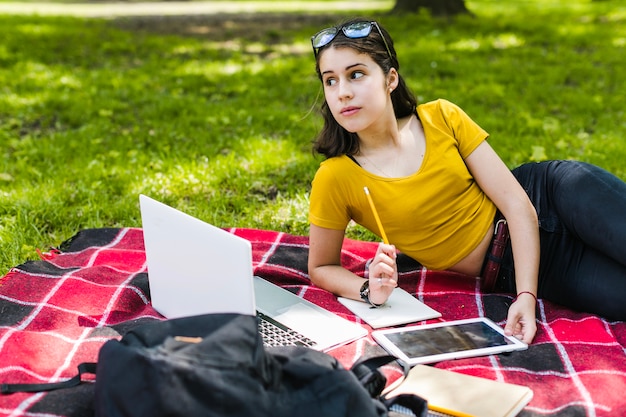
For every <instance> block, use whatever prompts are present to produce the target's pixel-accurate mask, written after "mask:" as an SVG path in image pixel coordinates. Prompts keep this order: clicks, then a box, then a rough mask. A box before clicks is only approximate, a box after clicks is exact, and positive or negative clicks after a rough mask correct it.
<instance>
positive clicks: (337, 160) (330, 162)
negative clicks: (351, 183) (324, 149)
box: [319, 155, 354, 170]
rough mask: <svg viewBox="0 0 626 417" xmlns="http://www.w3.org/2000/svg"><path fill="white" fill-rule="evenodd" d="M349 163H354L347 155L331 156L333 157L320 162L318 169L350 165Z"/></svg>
mask: <svg viewBox="0 0 626 417" xmlns="http://www.w3.org/2000/svg"><path fill="white" fill-rule="evenodd" d="M351 164H354V162H353V161H352V160H351V159H350V157H349V156H347V155H338V156H333V157H330V158H327V159H325V160H323V161H322V162H321V163H320V167H319V169H328V170H334V169H341V168H345V167H347V166H350V165H351Z"/></svg>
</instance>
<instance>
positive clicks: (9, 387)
mask: <svg viewBox="0 0 626 417" xmlns="http://www.w3.org/2000/svg"><path fill="white" fill-rule="evenodd" d="M95 373H96V363H95V362H83V363H81V364H79V365H78V375H76V376H74V377H73V378H70V379H68V380H65V381H61V382H49V383H44V384H2V385H0V393H2V394H13V393H16V392H41V391H54V390H57V389H61V388H70V387H75V386H77V385H79V384H80V383H81V382H82V378H81V377H82V375H83V374H94V375H95Z"/></svg>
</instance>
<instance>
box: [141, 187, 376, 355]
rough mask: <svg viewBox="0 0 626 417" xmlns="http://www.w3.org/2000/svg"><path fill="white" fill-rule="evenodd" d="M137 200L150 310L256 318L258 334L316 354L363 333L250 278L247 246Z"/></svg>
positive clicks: (190, 219) (193, 220)
mask: <svg viewBox="0 0 626 417" xmlns="http://www.w3.org/2000/svg"><path fill="white" fill-rule="evenodd" d="M139 201H140V207H141V221H142V227H143V235H144V245H145V250H146V260H147V264H148V281H149V285H150V295H151V299H152V306H153V307H154V309H155V310H156V311H158V312H159V313H160V314H162V315H163V316H165V317H166V318H177V317H185V316H194V315H201V314H211V313H239V314H249V315H256V316H257V317H259V318H260V325H259V327H260V329H261V328H262V327H265V326H268V325H274V326H278V327H279V328H281V329H283V330H284V329H285V328H288V329H289V330H290V331H293V332H295V333H299V334H301V335H303V336H304V338H305V339H306V345H309V346H310V347H311V348H313V349H316V350H328V349H331V348H333V347H335V346H339V345H342V344H345V343H348V342H351V341H353V340H356V339H359V338H361V337H363V336H365V335H366V334H367V330H366V329H364V328H363V327H362V326H360V325H358V324H356V323H353V322H351V321H349V320H346V319H344V318H342V317H339V316H337V315H336V314H333V313H331V312H329V311H327V310H325V309H323V308H321V307H319V306H317V305H316V304H313V303H311V302H309V301H307V300H304V299H303V298H301V297H298V296H297V295H295V294H293V293H291V292H289V291H287V290H285V289H283V288H281V287H279V286H277V285H274V284H272V283H270V282H269V281H266V280H264V279H263V278H260V277H257V276H253V269H252V245H251V244H250V242H249V241H248V240H246V239H243V238H241V237H239V236H236V235H234V234H232V233H229V232H227V231H226V230H224V229H221V228H218V227H215V226H213V225H210V224H208V223H205V222H203V221H201V220H199V219H196V218H194V217H192V216H190V215H188V214H185V213H183V212H181V211H178V210H176V209H174V208H172V207H169V206H167V205H165V204H163V203H160V202H158V201H156V200H153V199H151V198H149V197H147V196H145V195H140V196H139ZM268 322H269V324H268ZM262 333H263V332H262ZM265 337H266V336H265V335H264V340H265ZM267 344H285V345H290V344H292V342H285V343H269V342H268V343H267ZM297 344H299V343H297Z"/></svg>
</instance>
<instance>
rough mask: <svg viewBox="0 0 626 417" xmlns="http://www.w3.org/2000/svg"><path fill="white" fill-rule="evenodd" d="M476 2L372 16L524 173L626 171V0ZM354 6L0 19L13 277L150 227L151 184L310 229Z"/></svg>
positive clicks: (5, 241)
mask: <svg viewBox="0 0 626 417" xmlns="http://www.w3.org/2000/svg"><path fill="white" fill-rule="evenodd" d="M467 4H468V7H469V8H470V9H471V10H472V11H473V12H474V14H475V16H474V17H473V18H470V17H461V18H458V19H455V20H452V21H449V20H437V19H432V18H430V17H428V16H427V15H424V14H419V15H405V16H400V17H398V16H395V17H394V16H390V15H387V14H386V13H385V11H378V12H372V13H369V15H371V16H373V17H375V18H376V19H378V20H379V21H381V22H382V23H383V24H384V25H385V26H386V27H387V28H388V29H389V30H390V32H391V33H392V35H393V36H394V38H395V40H396V46H397V49H398V52H399V56H400V62H401V64H402V67H401V68H400V72H401V73H402V74H403V75H404V76H405V77H406V79H407V81H408V83H409V84H410V85H411V86H412V87H413V89H414V91H415V92H416V94H417V95H418V97H419V99H420V101H422V102H424V101H428V100H432V99H435V98H439V97H444V98H447V99H449V100H451V101H453V102H455V103H457V104H459V105H460V106H461V107H463V108H464V109H465V110H466V111H467V112H468V113H469V115H470V116H472V117H473V118H474V119H475V120H476V121H477V122H478V123H479V124H481V125H482V126H483V127H484V128H485V129H487V130H488V131H489V132H490V133H491V135H492V136H491V139H490V142H491V144H492V146H493V147H494V148H495V149H496V150H497V151H498V152H499V153H500V155H501V156H502V158H503V159H504V161H505V162H506V163H507V164H508V165H509V166H510V167H514V166H516V165H518V164H520V163H523V162H527V161H531V160H542V159H559V158H572V159H578V160H582V161H588V162H591V163H595V164H597V165H600V166H602V167H604V168H606V169H608V170H610V171H612V172H614V173H615V174H617V175H618V176H620V177H621V178H624V179H626V164H625V163H624V160H626V118H625V115H624V106H625V103H626V97H625V94H626V6H624V4H623V2H618V1H598V2H590V1H580V0H575V1H567V2H564V1H551V2H547V1H537V0H535V1H532V0H527V1H520V2H518V3H512V2H501V1H489V0H482V1H476V2H471V1H470V2H467ZM358 14H362V12H359V13H358ZM348 15H352V13H349V12H344V13H342V14H341V15H340V14H333V13H330V12H328V13H324V14H320V13H312V14H305V13H290V14H282V15H280V14H275V13H273V14H261V13H260V14H256V15H254V16H250V15H240V16H238V17H237V16H232V18H224V17H223V16H222V17H220V18H215V17H202V16H195V17H188V18H180V17H168V18H147V17H146V18H137V19H102V20H98V19H81V18H63V17H37V16H2V15H0V40H1V41H0V275H2V274H4V273H6V271H8V270H9V268H10V267H12V266H15V265H17V264H19V263H22V262H24V261H26V260H28V259H35V258H36V257H37V253H36V249H42V250H47V249H48V248H49V247H51V246H56V245H58V244H59V243H60V242H62V241H63V240H65V239H68V238H69V237H71V236H72V235H74V234H75V233H76V232H78V231H79V230H81V229H84V228H92V227H118V226H140V218H139V208H138V194H139V193H144V194H147V195H150V196H152V197H155V198H157V199H159V200H162V201H164V202H166V203H169V204H171V205H173V206H175V207H177V208H180V209H182V210H184V211H186V212H188V213H190V214H192V215H195V216H197V217H199V218H202V219H204V220H207V221H209V222H212V223H214V224H216V225H218V226H223V227H231V226H237V227H252V228H262V229H272V230H281V231H285V232H288V233H294V234H306V233H307V230H308V222H307V212H308V192H309V189H310V181H311V179H312V177H313V175H314V173H315V170H316V168H317V166H318V164H319V162H320V159H319V158H318V157H314V156H313V155H312V154H311V151H310V143H311V140H312V139H313V137H314V136H315V134H316V132H317V130H318V129H319V127H320V125H321V121H320V118H319V116H318V114H317V104H319V100H320V93H321V89H320V85H319V83H318V81H317V78H316V76H315V73H314V61H313V57H312V53H311V50H310V43H309V38H310V35H311V34H313V33H314V32H316V31H317V30H319V29H321V28H323V27H325V26H328V25H330V24H331V23H334V22H335V21H336V20H339V19H340V18H342V17H344V16H348ZM350 235H351V236H352V237H356V238H362V239H370V238H371V237H372V236H371V235H370V234H369V233H367V232H364V231H363V230H361V229H360V228H357V227H354V228H352V229H351V231H350Z"/></svg>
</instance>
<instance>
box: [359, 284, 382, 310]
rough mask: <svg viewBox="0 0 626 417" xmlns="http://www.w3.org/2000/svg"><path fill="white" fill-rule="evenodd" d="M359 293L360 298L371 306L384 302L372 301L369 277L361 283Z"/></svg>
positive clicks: (377, 305) (378, 305)
mask: <svg viewBox="0 0 626 417" xmlns="http://www.w3.org/2000/svg"><path fill="white" fill-rule="evenodd" d="M359 295H360V296H361V300H363V301H365V302H366V303H369V304H371V305H372V306H373V307H380V306H382V305H383V304H384V302H383V303H380V304H378V303H375V302H373V301H372V299H371V291H370V281H369V279H368V280H365V281H364V282H363V285H361V289H360V290H359Z"/></svg>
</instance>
